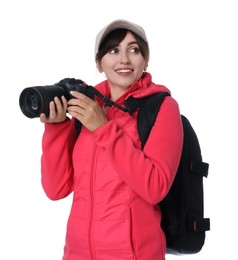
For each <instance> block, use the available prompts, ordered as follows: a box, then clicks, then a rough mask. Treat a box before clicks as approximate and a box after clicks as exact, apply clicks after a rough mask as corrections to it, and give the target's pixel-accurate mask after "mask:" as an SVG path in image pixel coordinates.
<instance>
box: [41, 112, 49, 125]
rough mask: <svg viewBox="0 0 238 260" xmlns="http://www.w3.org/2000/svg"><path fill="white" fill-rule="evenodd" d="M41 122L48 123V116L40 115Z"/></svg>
mask: <svg viewBox="0 0 238 260" xmlns="http://www.w3.org/2000/svg"><path fill="white" fill-rule="evenodd" d="M40 121H41V122H42V123H45V122H46V121H47V117H46V114H45V113H41V114H40Z"/></svg>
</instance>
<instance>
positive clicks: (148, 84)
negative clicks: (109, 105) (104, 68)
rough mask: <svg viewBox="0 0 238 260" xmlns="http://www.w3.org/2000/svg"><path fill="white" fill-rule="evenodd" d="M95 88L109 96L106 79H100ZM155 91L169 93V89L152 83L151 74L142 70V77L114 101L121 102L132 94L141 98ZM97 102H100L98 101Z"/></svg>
mask: <svg viewBox="0 0 238 260" xmlns="http://www.w3.org/2000/svg"><path fill="white" fill-rule="evenodd" d="M95 88H96V89H97V90H99V91H100V92H101V93H102V94H103V95H104V96H106V97H110V87H109V84H108V81H107V80H105V81H102V82H101V83H99V84H98V85H96V86H95ZM157 92H168V93H170V90H169V89H168V88H167V87H165V86H163V85H159V84H155V83H153V82H152V76H151V74H150V73H148V72H144V73H143V75H142V77H141V78H140V79H139V80H138V81H136V82H135V83H133V84H132V86H131V87H130V88H129V89H128V90H127V91H126V92H125V93H124V94H123V95H122V96H121V97H119V98H118V100H116V102H117V103H122V102H123V101H124V100H126V99H127V98H128V97H130V96H133V97H134V98H141V97H146V96H150V95H152V94H154V93H157ZM99 103H101V102H100V101H99Z"/></svg>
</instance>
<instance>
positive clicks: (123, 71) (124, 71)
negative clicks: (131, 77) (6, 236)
mask: <svg viewBox="0 0 238 260" xmlns="http://www.w3.org/2000/svg"><path fill="white" fill-rule="evenodd" d="M131 71H132V70H117V72H122V73H126V72H131Z"/></svg>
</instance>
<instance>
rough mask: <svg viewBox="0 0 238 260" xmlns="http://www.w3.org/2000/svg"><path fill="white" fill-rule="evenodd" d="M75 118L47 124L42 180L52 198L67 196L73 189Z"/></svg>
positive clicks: (43, 139) (43, 150)
mask: <svg viewBox="0 0 238 260" xmlns="http://www.w3.org/2000/svg"><path fill="white" fill-rule="evenodd" d="M72 122H73V120H70V119H67V120H66V121H65V122H63V123H58V124H45V131H44V134H43V138H42V156H41V182H42V186H43V189H44V191H45V193H46V195H47V196H48V197H49V198H50V199H52V200H58V199H62V198H64V197H66V196H67V195H69V194H70V193H71V191H72V190H73V167H72V151H73V147H74V142H75V139H76V133H75V130H74V124H73V123H72Z"/></svg>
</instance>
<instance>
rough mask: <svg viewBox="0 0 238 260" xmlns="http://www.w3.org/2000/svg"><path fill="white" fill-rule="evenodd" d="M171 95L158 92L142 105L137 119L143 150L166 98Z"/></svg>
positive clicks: (147, 98) (146, 99)
mask: <svg viewBox="0 0 238 260" xmlns="http://www.w3.org/2000/svg"><path fill="white" fill-rule="evenodd" d="M169 95H170V94H169V93H168V92H158V93H156V94H153V95H151V96H148V97H146V98H145V99H144V100H143V102H142V103H141V105H140V109H139V112H138V118H137V129H138V133H139V136H140V140H141V145H142V148H144V145H145V143H146V141H147V139H148V137H149V134H150V131H151V129H152V127H153V125H154V123H155V120H156V117H157V114H158V112H159V110H160V106H161V104H162V102H163V100H164V98H165V97H166V96H169Z"/></svg>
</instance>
